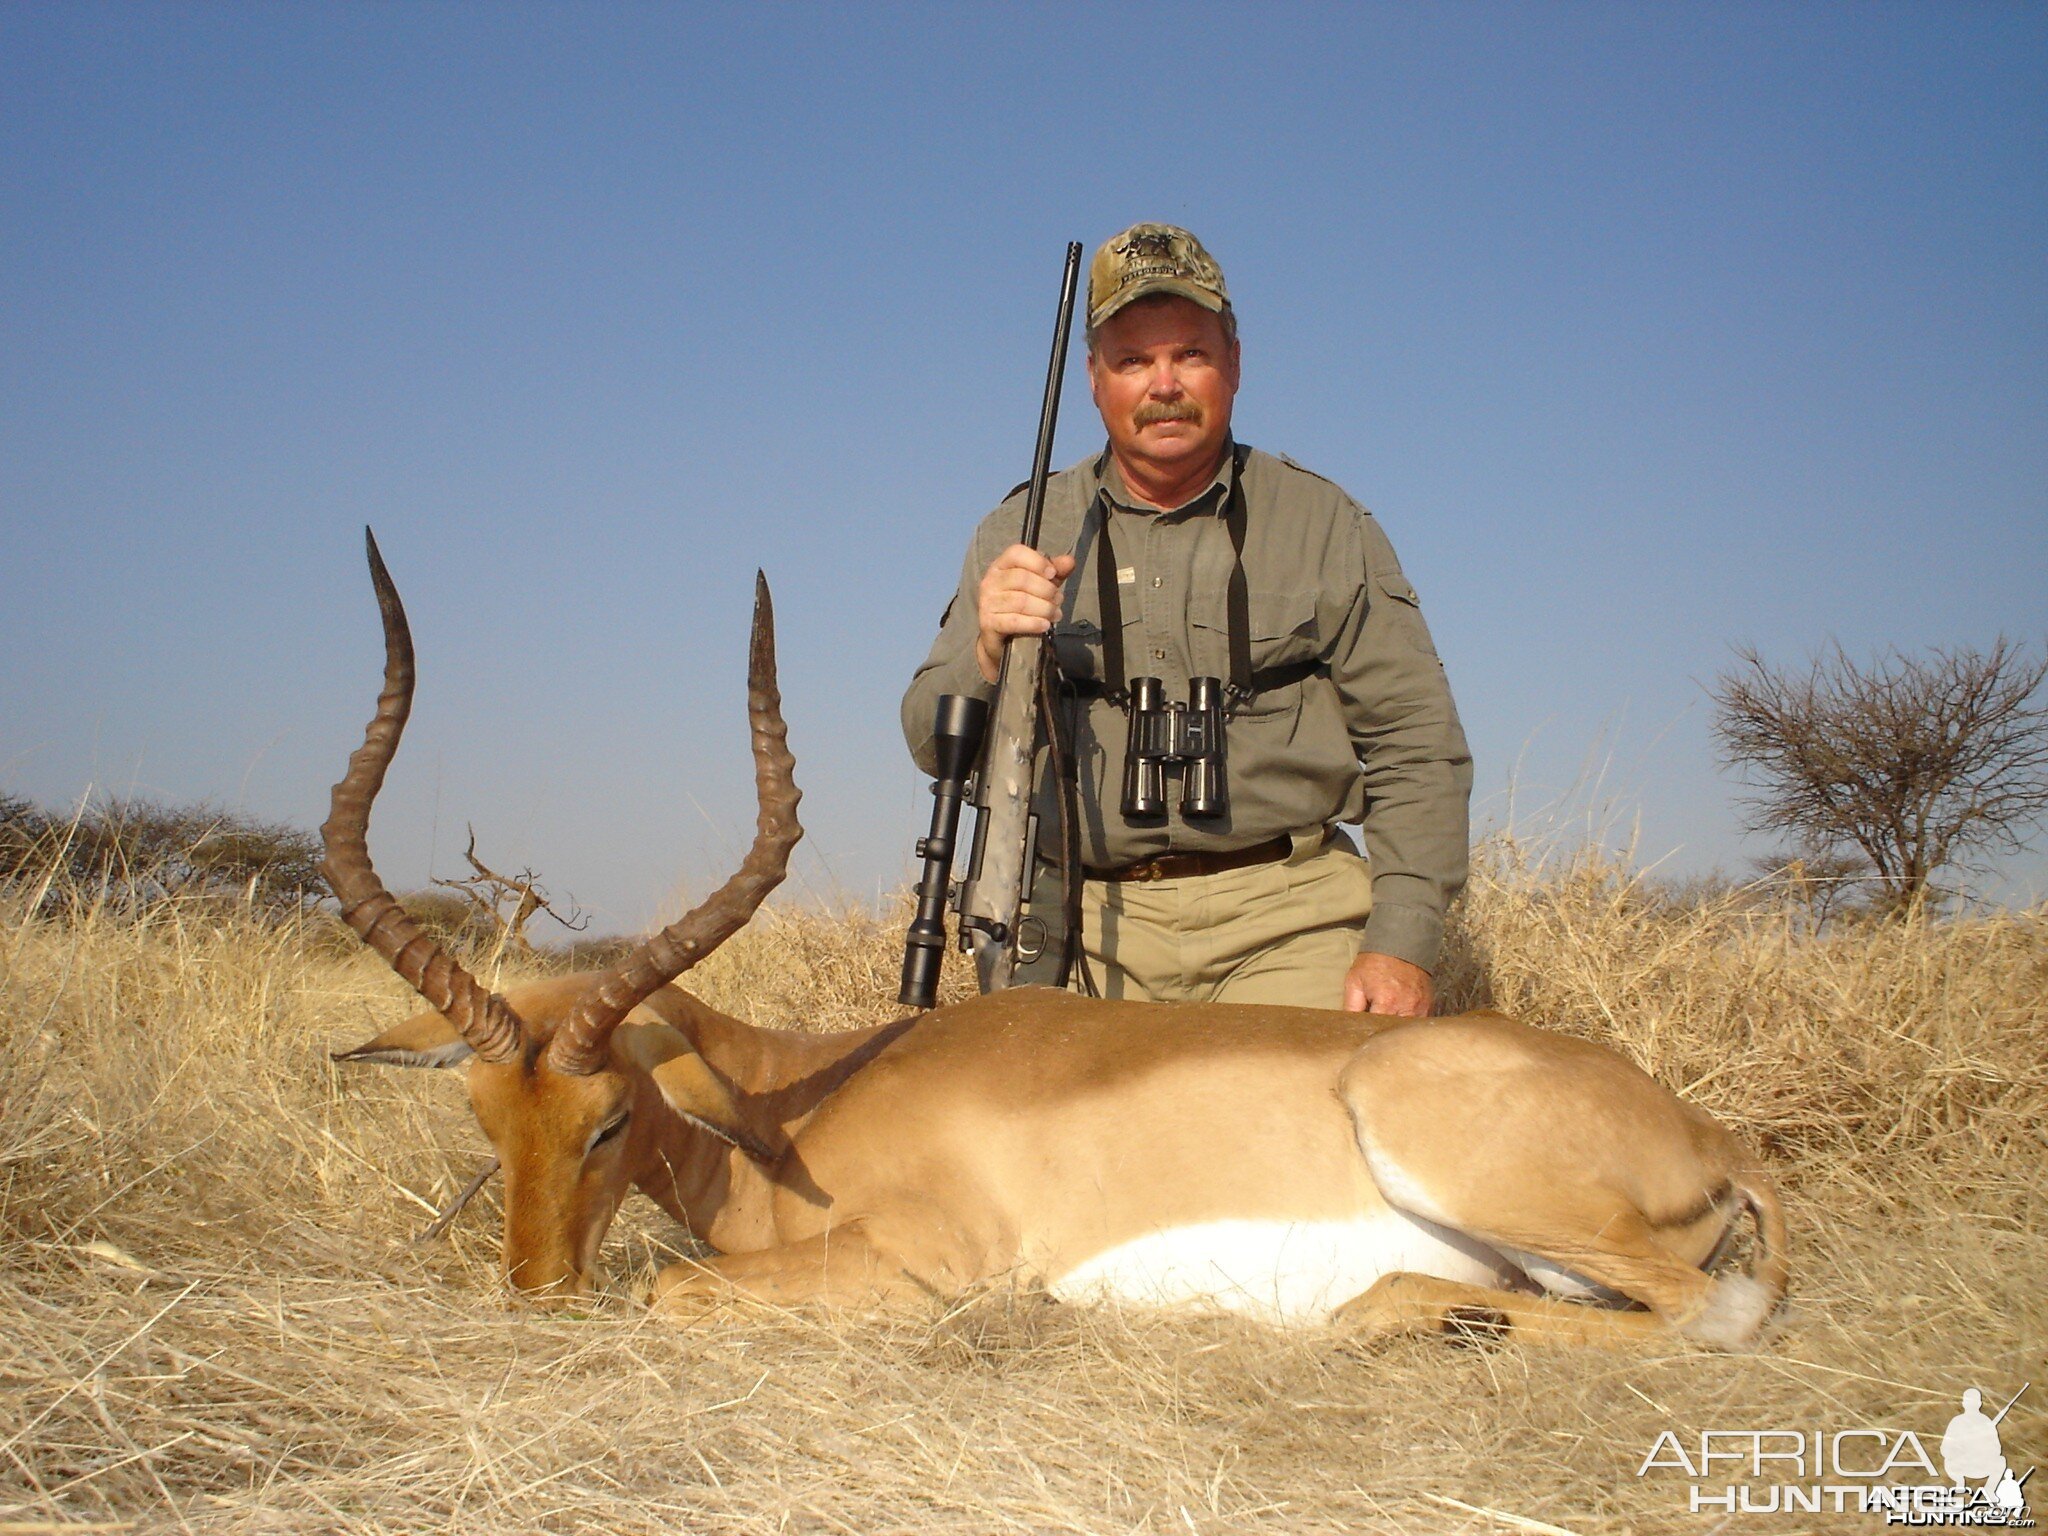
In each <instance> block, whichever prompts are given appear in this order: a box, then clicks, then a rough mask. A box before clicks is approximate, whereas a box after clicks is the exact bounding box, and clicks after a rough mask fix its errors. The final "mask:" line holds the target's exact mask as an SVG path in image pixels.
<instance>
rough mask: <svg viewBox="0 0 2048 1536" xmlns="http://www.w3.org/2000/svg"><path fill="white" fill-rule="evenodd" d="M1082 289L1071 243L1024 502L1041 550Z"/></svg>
mask: <svg viewBox="0 0 2048 1536" xmlns="http://www.w3.org/2000/svg"><path fill="white" fill-rule="evenodd" d="M1080 286H1081V242H1080V241H1078V240H1070V241H1068V242H1067V267H1066V271H1065V272H1064V273H1063V274H1062V275H1061V278H1060V318H1059V329H1057V330H1055V331H1054V332H1053V335H1052V361H1051V363H1050V364H1049V365H1048V366H1047V367H1046V370H1045V403H1044V404H1043V405H1041V406H1040V407H1039V409H1038V447H1037V448H1036V450H1035V451H1034V452H1033V453H1032V456H1031V492H1030V494H1029V495H1028V496H1026V497H1025V498H1024V534H1023V538H1024V542H1025V543H1026V544H1029V545H1030V546H1031V547H1032V548H1033V549H1036V548H1038V525H1039V523H1040V522H1041V521H1042V520H1043V519H1044V516H1045V482H1046V480H1047V478H1048V477H1049V476H1050V475H1051V473H1052V439H1053V433H1054V431H1055V430H1057V428H1058V427H1059V422H1060V381H1061V380H1062V379H1063V378H1065V377H1066V372H1067V337H1068V335H1069V333H1071V332H1072V330H1073V328H1074V295H1075V293H1076V291H1077V290H1078V289H1079V288H1080Z"/></svg>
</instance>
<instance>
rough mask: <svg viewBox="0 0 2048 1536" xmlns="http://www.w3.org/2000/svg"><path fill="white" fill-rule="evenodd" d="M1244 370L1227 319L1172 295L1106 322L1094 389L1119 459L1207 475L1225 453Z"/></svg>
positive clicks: (1095, 358) (1091, 366)
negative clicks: (1240, 368)
mask: <svg viewBox="0 0 2048 1536" xmlns="http://www.w3.org/2000/svg"><path fill="white" fill-rule="evenodd" d="M1237 370H1238V349H1237V344H1236V343H1235V342H1234V341H1229V340H1226V339H1225V337H1224V332H1223V320H1222V318H1221V317H1220V316H1218V315H1216V314H1214V313H1212V312H1211V311H1209V310H1206V309H1204V308H1203V307H1202V306H1201V305H1199V304H1197V303H1195V302H1194V301H1193V300H1191V299H1183V298H1180V297H1178V296H1175V295H1172V294H1167V295H1162V296H1160V297H1157V298H1148V299H1140V300H1138V301H1137V302H1136V303H1135V304H1131V305H1128V306H1126V307H1125V308H1123V309H1120V310H1118V311H1117V312H1116V313H1115V314H1114V315H1111V316H1110V317H1109V319H1107V320H1105V321H1104V322H1103V323H1102V327H1101V329H1100V330H1099V331H1097V333H1096V338H1095V350H1094V351H1093V352H1091V353H1090V354H1089V357H1088V386H1089V389H1090V390H1091V391H1092V392H1093V393H1094V396H1095V408H1096V409H1097V410H1098V411H1100V412H1101V413H1102V424H1103V426H1105V427H1106V428H1108V429H1109V441H1110V445H1111V446H1112V447H1113V448H1114V449H1115V450H1116V455H1117V458H1118V459H1119V460H1120V461H1122V462H1124V463H1126V464H1136V465H1139V466H1143V467H1145V468H1147V469H1150V470H1151V471H1153V472H1154V474H1155V475H1158V476H1161V477H1165V478H1169V479H1170V478H1173V477H1175V476H1178V475H1192V474H1196V473H1202V472H1206V471H1207V469H1208V468H1209V467H1210V466H1212V465H1213V464H1214V463H1215V461H1216V459H1217V457H1218V455H1219V454H1220V453H1221V452H1222V449H1223V443H1224V440H1225V439H1226V438H1227V437H1228V436H1229V435H1230V406H1231V402H1232V401H1233V400H1235V399H1236V398H1237V378H1238V371H1237Z"/></svg>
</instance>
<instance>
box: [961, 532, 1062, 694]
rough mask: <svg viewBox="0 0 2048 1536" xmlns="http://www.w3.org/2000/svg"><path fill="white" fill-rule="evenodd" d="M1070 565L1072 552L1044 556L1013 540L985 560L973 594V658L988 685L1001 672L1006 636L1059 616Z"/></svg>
mask: <svg viewBox="0 0 2048 1536" xmlns="http://www.w3.org/2000/svg"><path fill="white" fill-rule="evenodd" d="M1073 569H1074V557H1073V556H1072V555H1044V554H1041V553H1039V552H1038V551H1037V550H1035V549H1033V548H1032V547H1031V546H1030V545H1029V544H1012V545H1011V546H1010V547H1009V548H1008V549H1006V550H1004V551H1003V552H1002V553H1001V554H1000V555H997V556H996V557H995V559H994V560H993V561H991V562H990V564H989V568H988V570H987V571H986V572H985V573H984V574H983V575H982V578H981V591H980V592H979V594H977V597H976V602H977V609H976V612H977V614H978V616H979V618H980V621H981V633H980V635H979V636H977V637H976V639H975V642H974V660H975V663H976V665H978V666H979V667H980V668H981V675H982V676H983V677H985V678H987V679H988V680H989V681H990V682H992V683H993V682H994V681H996V679H997V678H998V677H1000V676H1001V675H1002V670H1003V646H1004V645H1005V644H1006V643H1008V641H1009V638H1010V636H1012V635H1043V634H1048V633H1050V632H1051V630H1052V624H1053V620H1054V619H1056V618H1058V617H1059V615H1060V586H1061V584H1062V583H1063V582H1065V581H1066V579H1067V577H1068V576H1069V575H1071V574H1072V573H1073Z"/></svg>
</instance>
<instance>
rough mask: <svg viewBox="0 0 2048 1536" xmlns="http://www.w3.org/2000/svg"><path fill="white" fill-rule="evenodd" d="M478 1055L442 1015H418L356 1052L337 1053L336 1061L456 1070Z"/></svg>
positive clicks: (370, 1041)
mask: <svg viewBox="0 0 2048 1536" xmlns="http://www.w3.org/2000/svg"><path fill="white" fill-rule="evenodd" d="M475 1054H476V1052H475V1051H473V1050H471V1049H470V1047H469V1042H468V1041H467V1040H465V1039H463V1038H462V1036H461V1034H460V1033H459V1032H458V1031H457V1030H456V1028H455V1026H454V1025H453V1024H450V1023H449V1022H448V1021H447V1020H446V1019H444V1018H442V1017H441V1015H440V1014H438V1013H416V1014H414V1015H413V1016H412V1017H411V1018H409V1019H407V1020H406V1021H405V1022H404V1023H403V1024H394V1025H392V1026H391V1027H390V1028H389V1029H387V1030H385V1031H384V1033H383V1034H381V1035H379V1036H377V1037H376V1038H375V1039H374V1040H365V1041H364V1042H363V1043H362V1044H361V1045H359V1046H357V1047H356V1048H355V1049H354V1050H352V1051H336V1052H335V1053H334V1059H335V1060H336V1061H374V1062H376V1063H377V1064H378V1065H380V1066H386V1067H454V1066H460V1065H461V1064H462V1063H463V1062H465V1061H467V1060H469V1058H470V1057H472V1056H474V1055H475Z"/></svg>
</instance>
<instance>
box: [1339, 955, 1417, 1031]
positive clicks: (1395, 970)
mask: <svg viewBox="0 0 2048 1536" xmlns="http://www.w3.org/2000/svg"><path fill="white" fill-rule="evenodd" d="M1435 1005H1436V986H1435V984H1434V983H1432V982H1431V981H1430V979H1429V972H1427V971H1425V970H1424V969H1423V968H1422V967H1421V966H1419V965H1413V964H1410V963H1409V962H1408V961H1406V960H1397V959H1395V958H1394V956H1392V955H1376V954H1373V953H1372V952H1371V951H1370V950H1367V951H1364V952H1361V953H1360V955H1359V957H1358V958H1357V959H1356V960H1354V961H1352V962H1351V971H1350V973H1349V974H1348V975H1347V976H1345V978H1344V1007H1345V1009H1346V1011H1348V1012H1350V1013H1385V1014H1391V1015H1393V1016H1394V1017H1395V1018H1399V1019H1425V1018H1428V1017H1429V1010H1430V1009H1431V1008H1432V1007H1434V1006H1435Z"/></svg>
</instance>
